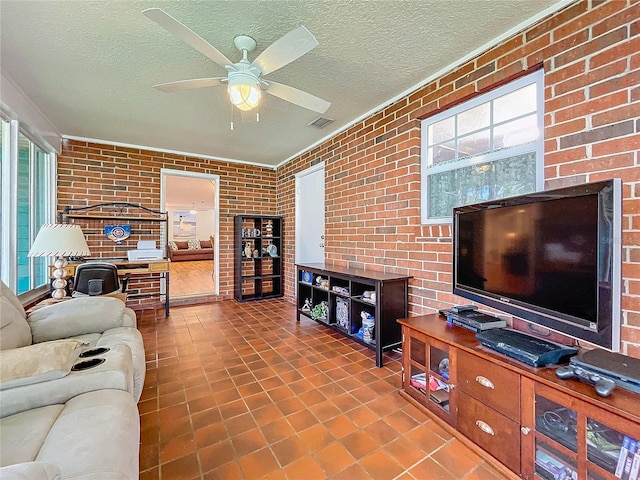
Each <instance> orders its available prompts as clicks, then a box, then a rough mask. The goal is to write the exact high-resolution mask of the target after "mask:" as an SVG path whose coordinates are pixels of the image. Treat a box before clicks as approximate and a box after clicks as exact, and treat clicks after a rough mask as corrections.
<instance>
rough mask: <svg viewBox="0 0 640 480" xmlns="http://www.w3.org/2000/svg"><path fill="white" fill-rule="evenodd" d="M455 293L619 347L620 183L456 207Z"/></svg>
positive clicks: (600, 183) (586, 186)
mask: <svg viewBox="0 0 640 480" xmlns="http://www.w3.org/2000/svg"><path fill="white" fill-rule="evenodd" d="M453 219H454V222H453V226H454V238H453V240H454V252H453V253H454V259H453V276H454V278H453V293H454V294H456V295H459V296H461V297H465V298H468V299H471V300H474V301H476V302H478V303H481V304H485V305H488V306H491V307H493V308H496V309H498V310H502V311H505V312H508V313H510V314H512V315H514V316H516V317H519V318H522V319H524V320H527V321H529V322H532V323H536V324H539V325H541V326H544V327H546V328H549V329H551V330H554V331H557V332H559V333H562V334H565V335H568V336H571V337H573V338H576V339H578V340H583V341H586V342H589V343H591V344H594V345H598V346H601V347H603V348H606V349H609V350H613V351H617V350H618V349H619V343H620V267H621V238H620V237H621V182H620V180H619V179H614V180H607V181H602V182H597V183H590V184H584V185H578V186H572V187H566V188H562V189H557V190H548V191H543V192H536V193H531V194H527V195H523V196H519V197H512V198H507V199H501V200H495V201H490V202H485V203H479V204H475V205H468V206H463V207H457V208H455V209H454V213H453Z"/></svg>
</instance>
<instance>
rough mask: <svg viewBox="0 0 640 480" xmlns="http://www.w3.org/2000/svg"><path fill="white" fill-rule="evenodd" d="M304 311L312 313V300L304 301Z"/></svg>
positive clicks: (306, 299)
mask: <svg viewBox="0 0 640 480" xmlns="http://www.w3.org/2000/svg"><path fill="white" fill-rule="evenodd" d="M302 311H303V312H310V311H311V299H310V298H305V299H304V305H303V306H302Z"/></svg>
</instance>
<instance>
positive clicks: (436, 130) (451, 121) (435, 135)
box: [428, 116, 456, 145]
mask: <svg viewBox="0 0 640 480" xmlns="http://www.w3.org/2000/svg"><path fill="white" fill-rule="evenodd" d="M455 122H456V117H455V116H453V117H449V118H445V119H444V120H440V121H439V122H437V123H434V124H433V125H430V126H429V132H428V135H429V145H433V144H434V143H440V142H443V141H445V140H449V139H450V138H453V136H454V135H455V131H456V123H455Z"/></svg>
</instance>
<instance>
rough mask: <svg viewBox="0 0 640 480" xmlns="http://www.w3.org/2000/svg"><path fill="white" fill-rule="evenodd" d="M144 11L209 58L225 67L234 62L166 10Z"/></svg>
mask: <svg viewBox="0 0 640 480" xmlns="http://www.w3.org/2000/svg"><path fill="white" fill-rule="evenodd" d="M142 13H143V14H144V15H146V16H147V17H149V18H150V19H151V20H153V21H154V22H156V23H157V24H158V25H160V26H161V27H162V28H164V29H165V30H166V31H168V32H169V33H171V34H172V35H174V36H175V37H177V38H178V39H180V40H182V41H183V42H184V43H186V44H187V45H189V46H191V47H193V48H195V49H196V50H197V51H199V52H200V53H202V54H203V55H205V56H206V57H207V58H210V59H211V60H213V61H214V62H216V63H217V64H219V65H222V66H223V67H224V66H225V65H227V64H229V63H232V62H231V61H229V59H228V58H227V57H225V56H224V54H223V53H222V52H220V51H219V50H218V49H217V48H215V47H214V46H213V45H211V44H210V43H209V42H207V41H206V40H205V39H203V38H202V37H201V36H200V35H198V34H197V33H195V32H194V31H193V30H191V29H189V28H188V27H186V26H184V25H183V24H182V23H180V22H179V21H178V20H176V19H175V18H173V17H172V16H171V15H169V14H168V13H165V12H164V10H161V9H159V8H148V9H146V10H143V11H142Z"/></svg>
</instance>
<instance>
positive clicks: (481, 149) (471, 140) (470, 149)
mask: <svg viewBox="0 0 640 480" xmlns="http://www.w3.org/2000/svg"><path fill="white" fill-rule="evenodd" d="M490 149H491V144H490V142H489V130H488V129H487V130H483V131H481V132H477V133H474V134H471V135H467V136H466V137H461V138H459V139H458V158H465V157H470V156H472V155H478V154H480V153H485V152H488V151H489V150H490Z"/></svg>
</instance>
